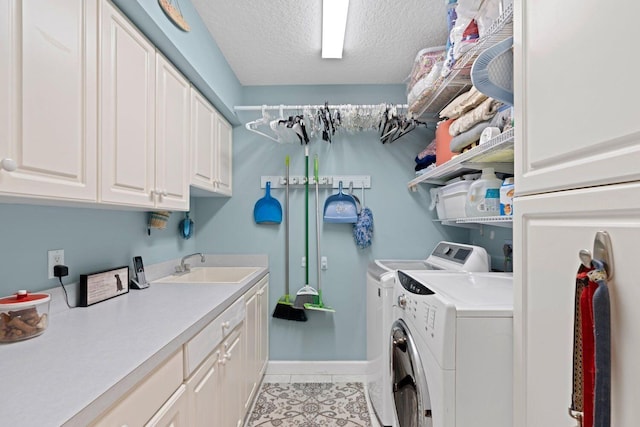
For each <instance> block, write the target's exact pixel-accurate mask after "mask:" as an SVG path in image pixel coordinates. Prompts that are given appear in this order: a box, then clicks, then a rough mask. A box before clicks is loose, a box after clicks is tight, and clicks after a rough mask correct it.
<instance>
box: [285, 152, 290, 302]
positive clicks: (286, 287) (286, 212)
mask: <svg viewBox="0 0 640 427" xmlns="http://www.w3.org/2000/svg"><path fill="white" fill-rule="evenodd" d="M289 162H290V159H289V156H288V155H287V156H286V157H285V158H284V164H285V166H286V169H287V177H286V178H287V182H286V191H285V202H284V207H285V209H284V222H285V228H284V252H285V254H284V271H285V275H284V287H285V295H286V296H285V301H286V302H289V179H290V178H289Z"/></svg>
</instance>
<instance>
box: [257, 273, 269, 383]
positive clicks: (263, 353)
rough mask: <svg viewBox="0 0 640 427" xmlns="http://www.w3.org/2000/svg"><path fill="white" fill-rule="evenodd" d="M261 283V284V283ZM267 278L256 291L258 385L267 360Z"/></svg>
mask: <svg viewBox="0 0 640 427" xmlns="http://www.w3.org/2000/svg"><path fill="white" fill-rule="evenodd" d="M261 283H262V282H261ZM270 314H271V313H270V312H269V276H267V277H266V279H265V282H264V283H262V284H261V285H260V290H259V291H258V325H259V326H258V337H259V339H258V351H259V353H258V354H259V356H258V379H257V382H258V385H259V384H260V381H261V380H262V376H263V375H264V373H265V370H266V369H267V361H268V360H269V319H270Z"/></svg>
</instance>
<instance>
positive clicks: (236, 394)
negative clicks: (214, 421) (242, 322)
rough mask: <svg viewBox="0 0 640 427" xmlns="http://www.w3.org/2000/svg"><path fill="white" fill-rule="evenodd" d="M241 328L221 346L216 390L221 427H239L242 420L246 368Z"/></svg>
mask: <svg viewBox="0 0 640 427" xmlns="http://www.w3.org/2000/svg"><path fill="white" fill-rule="evenodd" d="M242 329H243V328H239V329H238V330H237V331H236V332H235V333H233V334H231V335H230V336H229V338H228V339H227V340H226V341H225V343H224V344H223V351H224V354H221V359H220V363H221V364H222V369H220V377H221V380H220V385H221V386H222V388H221V389H220V390H218V393H219V395H221V396H220V397H222V403H223V406H222V408H223V410H222V424H221V427H224V426H229V427H236V426H237V427H240V426H242V422H243V420H244V414H245V411H244V402H243V400H242V389H243V387H242V383H243V378H244V376H245V375H246V374H247V370H248V369H247V368H248V367H247V366H245V364H244V360H243V357H242V356H243V353H244V352H243V350H244V337H243V333H242V332H243V331H242Z"/></svg>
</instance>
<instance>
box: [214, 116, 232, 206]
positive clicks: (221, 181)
mask: <svg viewBox="0 0 640 427" xmlns="http://www.w3.org/2000/svg"><path fill="white" fill-rule="evenodd" d="M217 119H218V120H217V121H218V126H217V127H218V149H217V159H218V181H217V183H216V184H217V185H216V190H217V192H218V193H220V194H222V195H225V196H231V193H232V181H231V175H232V173H233V169H232V164H233V163H232V160H231V159H232V155H233V129H232V127H231V125H230V124H229V122H227V121H226V120H225V119H224V118H223V117H222V116H221V115H220V114H218V116H217Z"/></svg>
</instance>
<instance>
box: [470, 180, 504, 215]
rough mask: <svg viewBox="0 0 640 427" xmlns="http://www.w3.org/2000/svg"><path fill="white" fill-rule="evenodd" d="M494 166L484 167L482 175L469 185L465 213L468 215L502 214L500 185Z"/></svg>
mask: <svg viewBox="0 0 640 427" xmlns="http://www.w3.org/2000/svg"><path fill="white" fill-rule="evenodd" d="M501 185H502V181H501V180H500V179H498V177H497V176H496V174H495V173H494V171H493V168H485V169H482V175H481V176H480V178H479V179H477V180H476V181H475V182H474V183H473V184H471V186H470V187H469V191H468V192H467V201H466V203H465V213H466V214H467V217H478V216H495V215H500V186H501Z"/></svg>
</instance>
